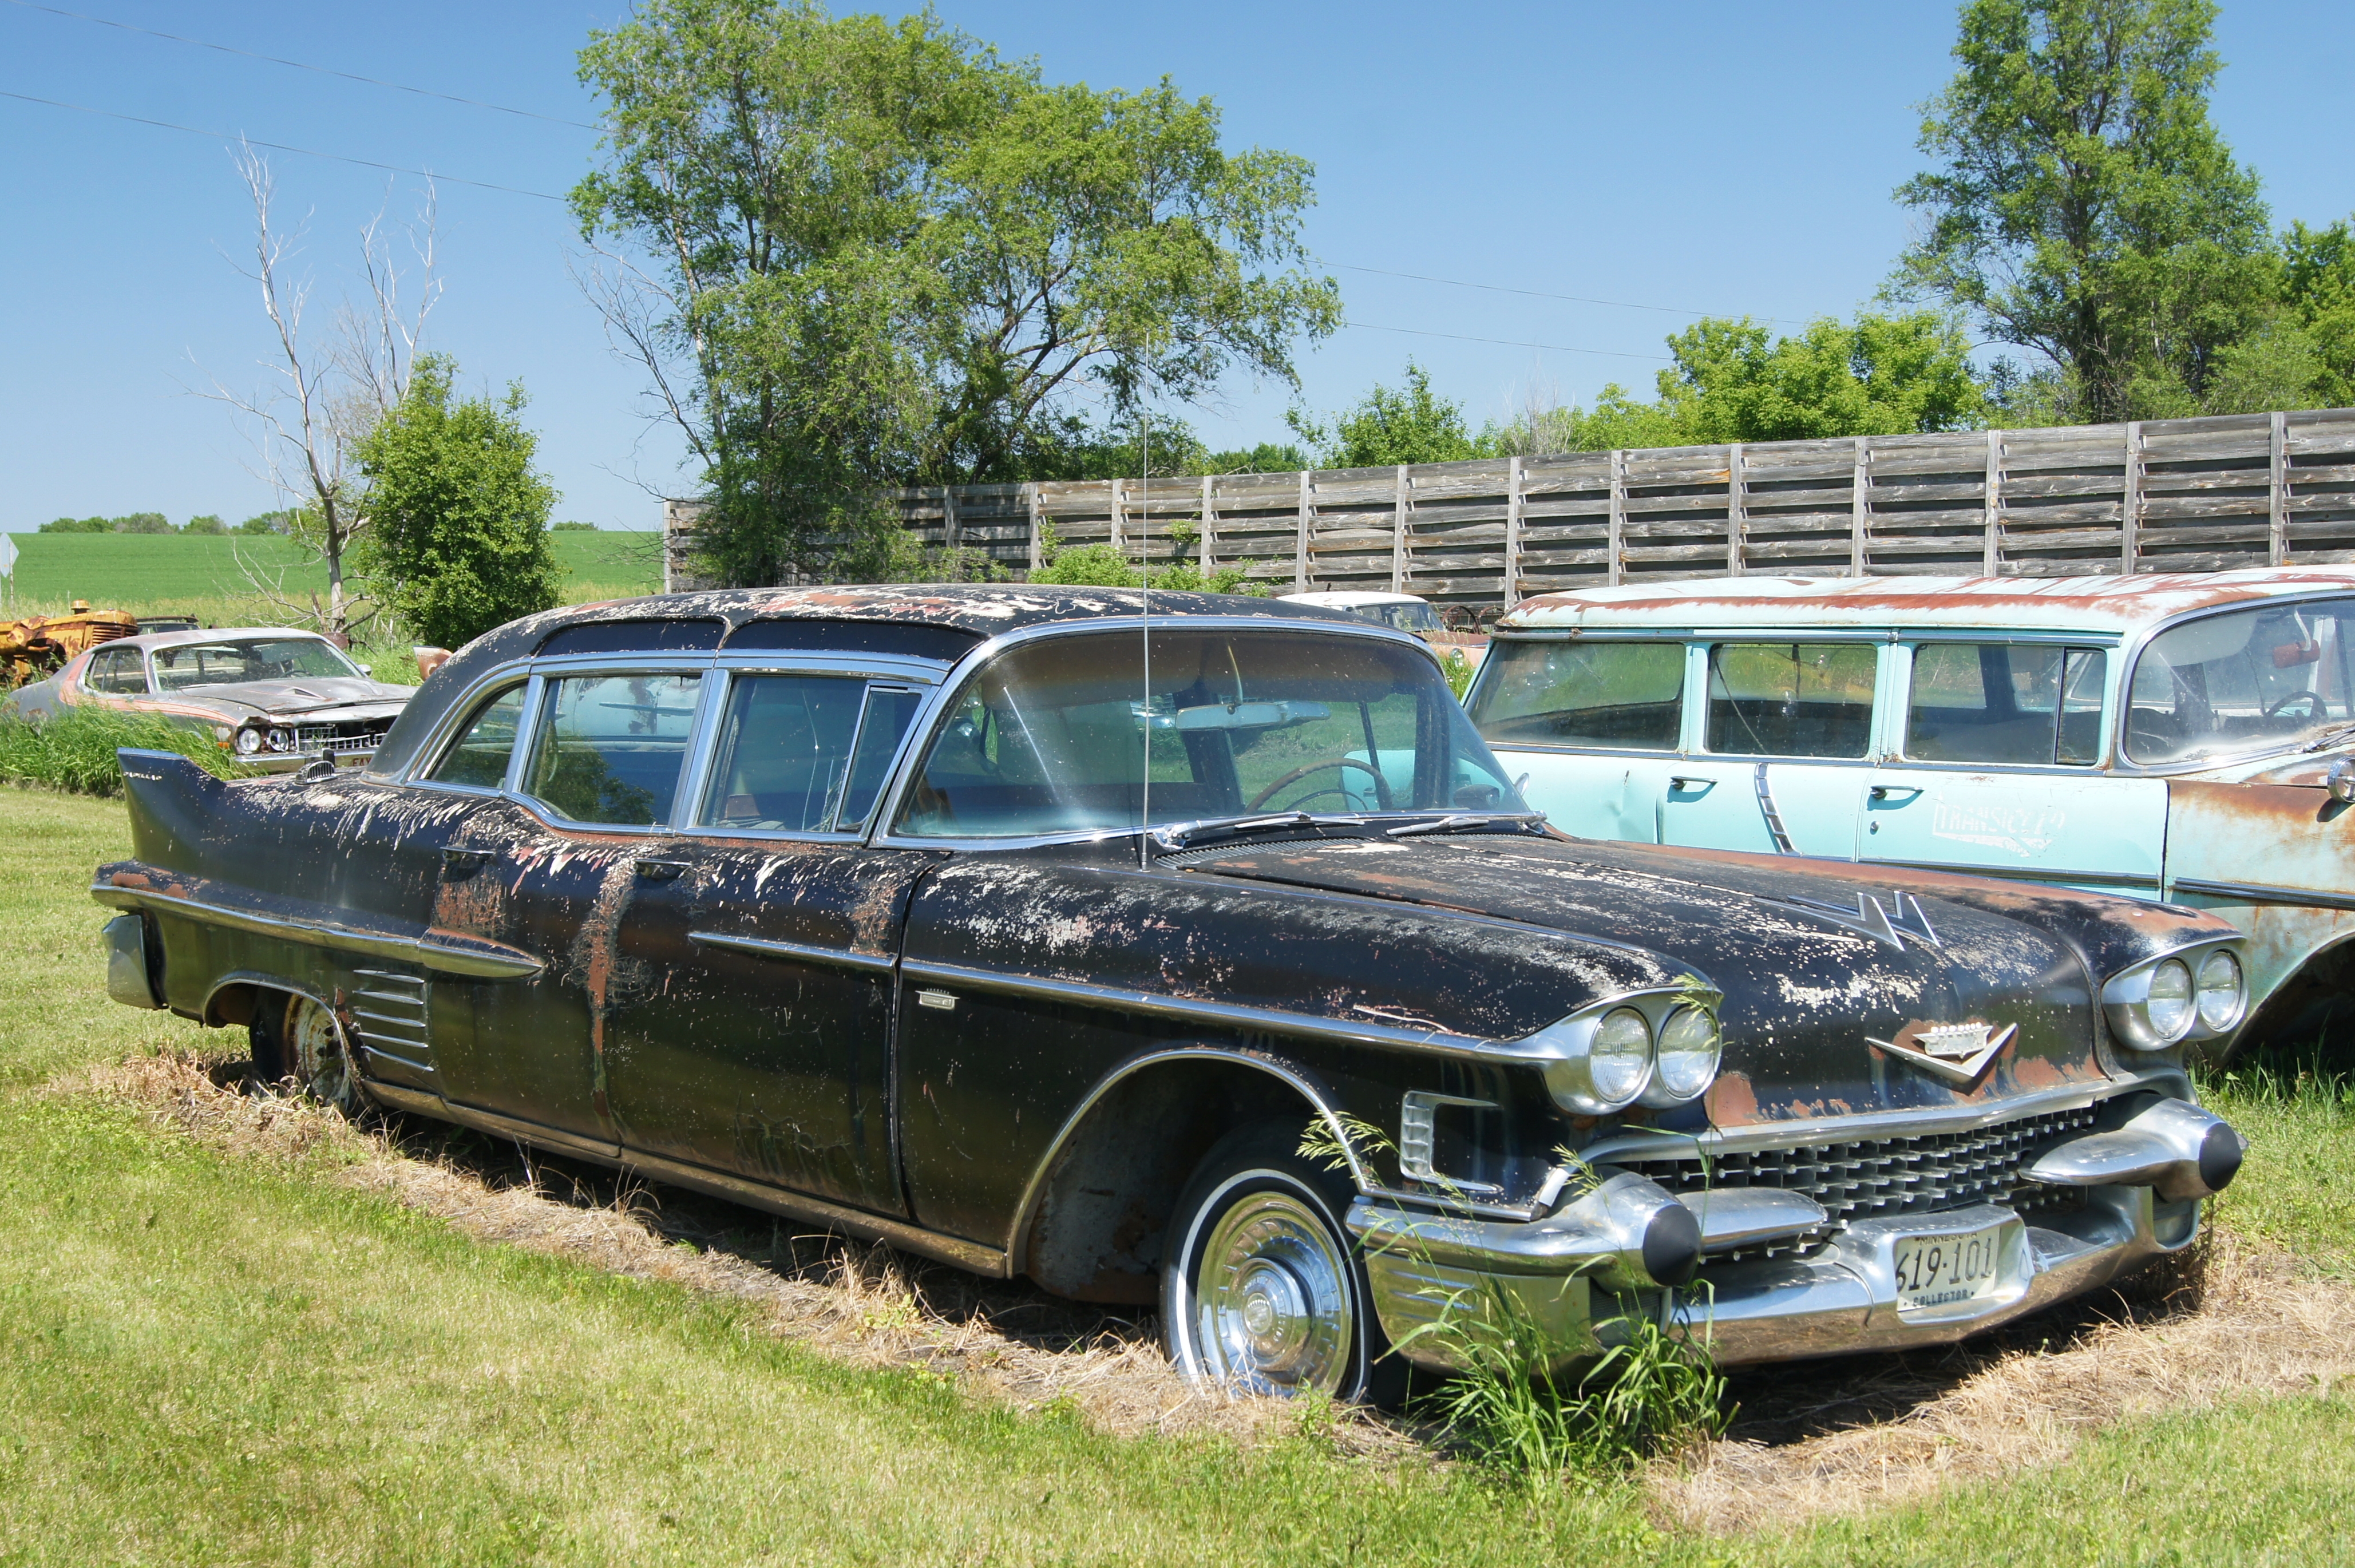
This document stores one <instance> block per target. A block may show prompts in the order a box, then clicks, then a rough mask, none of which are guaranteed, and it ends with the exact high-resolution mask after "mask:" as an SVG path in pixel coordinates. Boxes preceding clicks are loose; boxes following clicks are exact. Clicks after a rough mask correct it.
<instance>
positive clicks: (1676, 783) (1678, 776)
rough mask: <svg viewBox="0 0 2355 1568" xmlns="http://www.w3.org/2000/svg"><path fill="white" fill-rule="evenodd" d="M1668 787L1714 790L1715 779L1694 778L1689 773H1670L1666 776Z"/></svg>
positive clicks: (1715, 785)
mask: <svg viewBox="0 0 2355 1568" xmlns="http://www.w3.org/2000/svg"><path fill="white" fill-rule="evenodd" d="M1668 787H1669V788H1670V789H1715V788H1716V787H1717V781H1716V780H1715V779H1704V778H1696V777H1694V776H1693V775H1692V774H1690V773H1670V774H1669V775H1668Z"/></svg>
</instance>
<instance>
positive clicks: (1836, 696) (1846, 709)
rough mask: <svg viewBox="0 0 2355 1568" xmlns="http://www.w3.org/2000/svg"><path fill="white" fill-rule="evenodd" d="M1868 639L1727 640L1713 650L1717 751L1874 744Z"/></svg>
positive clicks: (1843, 753) (1791, 752) (1812, 752)
mask: <svg viewBox="0 0 2355 1568" xmlns="http://www.w3.org/2000/svg"><path fill="white" fill-rule="evenodd" d="M1878 657H1879V654H1878V650H1876V649H1875V648H1874V647H1873V645H1871V644H1869V643H1721V644H1720V645H1717V646H1716V647H1713V648H1711V649H1710V653H1709V728H1708V733H1707V737H1706V741H1707V744H1708V747H1709V749H1710V751H1712V752H1721V753H1723V754H1725V755H1728V756H1737V757H1861V756H1863V755H1864V754H1865V753H1866V752H1867V751H1869V750H1870V747H1871V744H1872V680H1873V670H1874V667H1875V664H1876V661H1877V659H1878Z"/></svg>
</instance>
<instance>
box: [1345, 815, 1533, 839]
mask: <svg viewBox="0 0 2355 1568" xmlns="http://www.w3.org/2000/svg"><path fill="white" fill-rule="evenodd" d="M1544 821H1545V813H1544V812H1542V811H1478V812H1456V813H1455V814H1454V815H1452V816H1439V817H1433V819H1432V820H1430V821H1428V822H1403V823H1401V824H1400V825H1399V826H1398V827H1387V828H1384V829H1383V830H1382V831H1383V833H1384V834H1385V835H1386V836H1387V837H1391V838H1410V837H1414V836H1415V835H1417V834H1423V833H1462V832H1464V831H1465V830H1466V829H1471V828H1481V827H1496V826H1497V825H1498V824H1500V823H1508V824H1510V825H1512V826H1514V827H1525V828H1534V827H1538V826H1539V825H1540V823H1542V822H1544Z"/></svg>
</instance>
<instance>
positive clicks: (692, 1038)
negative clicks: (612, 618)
mask: <svg viewBox="0 0 2355 1568" xmlns="http://www.w3.org/2000/svg"><path fill="white" fill-rule="evenodd" d="M724 680H725V687H724V690H721V691H717V692H715V693H714V696H713V702H712V709H711V717H710V720H709V727H710V741H709V744H708V746H707V747H705V748H704V750H705V751H706V752H708V754H709V759H710V760H709V763H708V764H706V765H705V766H704V767H703V768H702V769H701V770H700V773H699V778H700V781H701V782H700V784H698V786H697V787H696V788H695V790H694V792H693V794H694V799H693V801H692V803H691V805H690V807H689V808H688V809H686V810H683V811H682V812H681V813H680V827H679V831H677V832H676V833H674V834H672V835H670V836H668V837H664V838H662V839H660V840H657V841H655V842H654V843H650V844H648V845H647V846H645V850H644V857H643V858H642V859H639V860H638V862H637V863H636V866H635V868H634V874H633V876H632V877H631V879H630V880H629V882H628V885H627V888H626V891H625V892H624V895H623V902H622V904H621V906H620V908H619V909H618V910H617V912H616V914H615V916H614V919H615V923H616V927H617V932H618V947H617V953H616V970H617V973H619V974H621V975H623V976H628V980H627V983H626V984H625V985H623V987H619V988H618V989H617V990H616V991H615V992H614V993H613V997H612V1000H611V1003H610V1011H609V1013H608V1016H607V1018H606V1019H605V1023H604V1047H603V1062H604V1073H605V1082H606V1084H607V1092H608V1094H609V1096H610V1101H611V1106H612V1113H613V1122H614V1125H615V1126H616V1128H617V1129H618V1132H619V1136H620V1138H621V1141H622V1144H623V1149H624V1153H625V1157H629V1158H631V1159H633V1160H634V1162H636V1163H640V1164H644V1165H647V1166H649V1167H652V1168H659V1166H660V1164H661V1163H662V1162H676V1163H679V1164H683V1165H689V1166H695V1167H699V1168H706V1169H713V1170H719V1171H722V1172H726V1173H728V1174H730V1175H733V1176H737V1177H741V1178H744V1179H750V1180H752V1181H757V1182H761V1183H763V1184H768V1185H773V1186H778V1187H784V1188H790V1189H794V1190H795V1191H799V1192H805V1193H809V1194H812V1195H814V1196H816V1197H820V1198H826V1199H829V1200H835V1201H838V1202H843V1203H847V1204H851V1205H855V1206H857V1207H859V1208H864V1209H868V1210H873V1211H888V1212H895V1213H896V1212H904V1211H905V1208H906V1203H905V1200H904V1198H903V1197H902V1194H901V1192H900V1175H899V1160H898V1157H897V1148H896V1146H895V1143H894V1140H893V1136H892V1123H891V1103H892V1102H891V1082H890V1066H891V1019H892V983H893V979H894V976H895V973H896V969H897V963H898V956H899V944H900V929H901V925H902V923H903V921H904V919H905V916H906V910H907V901H908V897H909V892H910V890H911V888H912V887H913V886H914V884H915V882H916V880H918V879H919V878H920V877H922V874H923V873H924V871H925V870H926V869H928V868H929V867H930V866H931V865H932V863H933V860H934V859H935V857H933V856H932V855H929V854H926V853H924V852H922V851H913V850H905V849H879V848H868V847H867V846H866V845H865V844H864V843H862V841H861V835H862V830H863V828H864V827H865V825H866V819H867V817H868V814H869V813H870V812H871V811H872V809H873V807H874V803H875V800H876V796H877V795H878V793H879V791H880V789H881V786H882V784H883V782H884V780H885V779H886V778H887V777H888V776H889V774H890V768H891V765H892V763H893V761H894V759H895V758H896V757H897V755H898V753H899V751H900V743H901V741H902V740H903V738H904V737H905V735H906V733H907V731H908V728H909V725H910V723H911V720H913V718H914V716H915V713H916V711H917V709H918V708H919V707H920V705H921V703H922V698H923V696H924V693H925V691H926V690H927V689H928V688H929V684H930V682H929V677H916V676H911V675H908V674H905V673H902V674H899V675H894V676H890V677H880V676H878V677H869V676H868V675H867V674H865V673H861V672H859V671H858V670H855V669H850V668H842V667H836V668H823V667H821V668H816V669H801V670H756V669H741V668H740V669H735V670H731V671H730V672H728V673H727V675H726V676H725V677H724Z"/></svg>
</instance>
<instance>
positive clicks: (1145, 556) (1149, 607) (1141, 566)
mask: <svg viewBox="0 0 2355 1568" xmlns="http://www.w3.org/2000/svg"><path fill="white" fill-rule="evenodd" d="M1151 395H1152V387H1151V384H1150V383H1149V382H1148V383H1147V385H1146V398H1147V401H1146V402H1140V403H1139V404H1137V407H1136V427H1137V432H1138V435H1139V437H1140V438H1141V439H1140V442H1139V445H1140V448H1141V455H1142V457H1143V460H1144V461H1143V464H1142V466H1143V468H1144V470H1145V475H1144V478H1143V480H1142V481H1141V482H1140V483H1139V484H1138V486H1137V503H1136V580H1137V581H1138V583H1139V584H1140V585H1141V586H1140V587H1139V588H1138V590H1137V609H1138V612H1139V613H1138V616H1137V626H1138V637H1139V640H1140V642H1141V644H1142V646H1143V648H1144V654H1145V658H1144V664H1145V704H1144V712H1145V723H1144V725H1143V728H1144V731H1145V783H1144V786H1143V788H1142V789H1140V790H1139V791H1138V793H1137V801H1136V816H1137V826H1138V827H1139V829H1140V831H1139V832H1138V834H1137V836H1136V867H1137V869H1139V870H1143V869H1145V868H1146V865H1147V864H1149V862H1150V851H1149V849H1148V848H1147V840H1148V839H1150V837H1152V833H1153V550H1152V542H1153V541H1152V530H1153V410H1152V407H1151V404H1150V398H1151Z"/></svg>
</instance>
